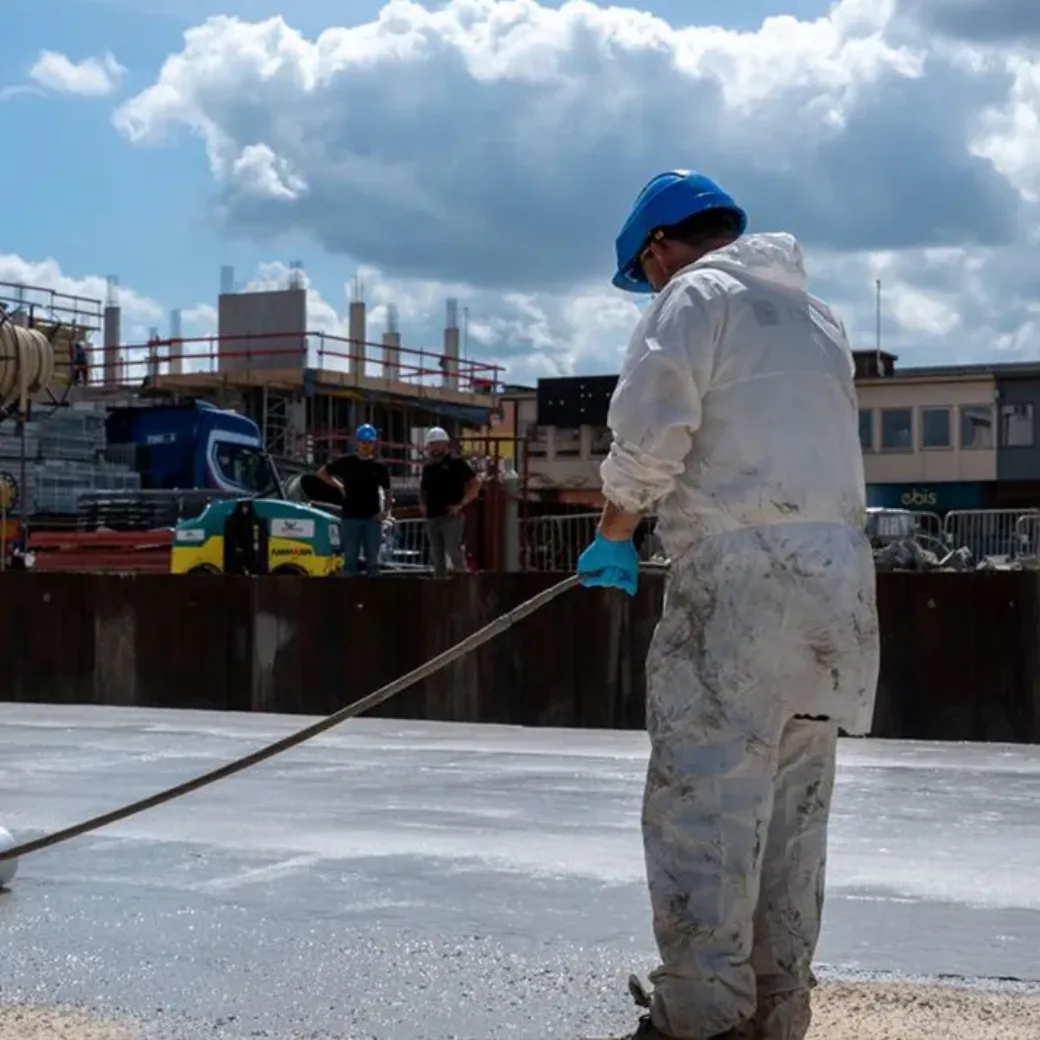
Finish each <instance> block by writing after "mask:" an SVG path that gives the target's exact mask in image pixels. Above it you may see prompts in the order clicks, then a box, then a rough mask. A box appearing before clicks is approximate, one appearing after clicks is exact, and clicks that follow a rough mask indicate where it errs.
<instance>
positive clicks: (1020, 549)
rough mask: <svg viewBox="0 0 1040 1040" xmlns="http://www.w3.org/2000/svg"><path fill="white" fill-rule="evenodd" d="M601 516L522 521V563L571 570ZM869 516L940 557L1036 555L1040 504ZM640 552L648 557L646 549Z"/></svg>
mask: <svg viewBox="0 0 1040 1040" xmlns="http://www.w3.org/2000/svg"><path fill="white" fill-rule="evenodd" d="M599 517H600V514H599V513H572V514H563V515H557V516H541V517H536V518H534V519H531V520H527V521H525V522H524V524H523V535H522V538H523V541H522V557H521V558H522V560H523V566H524V569H525V570H533V571H570V570H573V569H574V568H575V567H576V566H577V562H578V557H579V556H580V555H581V552H582V550H583V549H584V548H585V547H586V546H587V545H588V544H589V542H591V541H592V539H593V538H594V537H595V533H596V524H597V523H598V521H599ZM908 520H909V521H910V522H909V523H908ZM873 521H876V522H872V527H873V531H872V533H873V534H875V535H876V536H878V537H880V538H890V539H897V538H900V537H907V536H909V537H913V538H914V539H916V540H917V541H918V542H920V544H921V545H922V546H923V548H925V549H929V550H930V551H932V552H934V553H935V554H936V555H937V556H939V557H942V556H943V555H945V554H946V553H948V552H952V551H953V550H955V549H961V548H966V549H968V550H969V551H970V552H971V554H972V556H973V557H974V558H975V560H982V559H983V558H984V557H987V556H1000V557H1010V558H1020V557H1029V556H1037V555H1040V509H970V510H969V509H961V510H955V511H952V512H949V513H947V514H946V516H945V517H940V516H939V514H938V513H927V512H913V511H909V510H908V511H898V512H897V511H893V512H892V513H890V514H885V513H881V514H875V516H874V517H873ZM648 522H649V523H650V524H651V525H652V524H653V519H652V518H648ZM648 541H651V542H652V541H655V539H653V538H651V539H648ZM650 551H652V550H650ZM641 555H642V556H643V557H644V558H646V557H647V555H648V553H647V552H642V553H641Z"/></svg>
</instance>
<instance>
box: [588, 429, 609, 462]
mask: <svg viewBox="0 0 1040 1040" xmlns="http://www.w3.org/2000/svg"><path fill="white" fill-rule="evenodd" d="M613 443H614V434H613V433H612V432H611V430H610V427H609V426H593V428H592V446H591V448H590V449H589V454H590V455H591V456H592V458H594V459H601V458H605V457H606V456H607V455H609V454H610V446H611V444H613Z"/></svg>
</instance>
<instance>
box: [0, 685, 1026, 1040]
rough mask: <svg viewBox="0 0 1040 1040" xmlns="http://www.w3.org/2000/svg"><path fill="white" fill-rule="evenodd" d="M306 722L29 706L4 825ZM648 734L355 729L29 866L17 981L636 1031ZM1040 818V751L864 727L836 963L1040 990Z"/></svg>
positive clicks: (229, 1035)
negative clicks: (630, 990)
mask: <svg viewBox="0 0 1040 1040" xmlns="http://www.w3.org/2000/svg"><path fill="white" fill-rule="evenodd" d="M307 721H308V720H307V719H304V718H300V717H295V718H290V717H284V716H270V715H231V714H211V713H200V712H174V711H158V710H145V709H116V708H98V707H83V708H64V707H43V706H39V707H37V706H32V707H30V706H21V705H9V704H5V705H0V825H3V826H6V827H7V828H8V829H9V830H11V831H13V832H14V833H15V835H16V836H17V837H20V838H29V837H35V836H37V835H38V834H40V833H42V832H44V831H47V830H51V829H54V828H57V827H60V826H63V825H66V824H69V823H72V822H76V821H78V820H79V819H80V818H83V817H86V816H89V815H92V814H94V813H97V812H100V811H103V810H106V809H109V808H112V807H114V806H116V805H119V804H121V803H123V802H125V801H129V800H131V799H134V798H137V797H141V796H143V795H146V794H148V793H151V792H152V791H154V790H157V789H159V788H161V787H165V786H167V785H169V784H173V783H176V782H178V781H180V780H183V779H186V778H187V777H189V776H192V775H195V774H196V773H199V772H203V771H205V770H207V769H209V768H212V767H213V766H215V765H217V764H220V763H221V762H223V761H226V760H228V759H231V758H234V757H237V756H239V755H241V754H244V753H245V752H247V751H249V750H251V749H252V748H254V747H256V746H257V745H259V744H261V743H266V742H267V741H269V740H272V739H275V738H277V737H280V736H283V735H284V734H286V733H288V732H290V731H291V730H294V729H296V728H298V727H300V726H302V725H304V724H305V723H306V722H307ZM646 756H647V741H646V736H645V735H644V734H641V733H613V732H589V731H572V730H549V729H539V730H518V729H509V728H500V727H481V726H463V725H444V724H428V723H418V722H384V721H376V720H366V719H361V720H357V721H354V722H350V723H347V724H345V725H344V726H343V727H342V728H340V729H338V730H335V731H333V732H332V733H331V734H328V735H326V736H324V737H322V738H320V739H319V740H317V741H315V742H313V743H312V744H310V745H307V746H304V747H303V748H299V749H296V750H293V751H290V752H288V753H286V754H285V755H283V756H280V757H278V758H275V759H273V760H272V761H270V762H268V763H265V764H263V765H261V766H259V767H257V768H256V769H254V770H251V771H249V772H246V773H244V774H242V775H240V776H238V777H235V778H232V779H230V780H226V781H223V782H221V783H219V784H217V785H216V786H214V787H211V788H209V789H207V790H205V791H202V792H199V793H196V794H193V795H191V796H189V797H187V798H185V799H183V800H181V801H179V802H175V803H173V804H171V805H168V806H164V807H162V808H159V809H156V810H153V811H151V812H148V813H146V814H144V815H142V816H139V817H137V818H136V819H133V820H129V821H126V822H124V823H121V824H118V825H116V826H114V827H112V828H110V829H108V830H106V831H102V832H100V833H97V834H94V835H91V836H88V837H85V838H80V839H77V840H75V841H73V842H71V843H69V844H67V845H65V846H63V847H59V848H56V849H53V850H48V851H46V852H43V853H40V854H38V855H36V856H34V857H31V858H29V859H27V860H26V861H25V862H24V863H23V864H22V867H21V872H20V874H19V877H18V879H17V881H16V882H15V885H14V887H13V889H12V891H11V892H9V893H7V894H4V895H0V950H2V951H3V952H2V954H0V957H2V966H0V986H2V991H0V998H2V999H3V1000H5V1001H29V1002H33V1003H44V1004H55V1003H67V1004H71V1005H77V1006H82V1007H89V1008H94V1009H98V1010H100V1011H104V1012H128V1013H131V1014H133V1015H138V1016H142V1017H144V1018H146V1019H148V1020H149V1021H150V1022H151V1023H153V1024H154V1031H155V1034H156V1035H157V1036H161V1037H169V1038H173V1040H202V1038H205V1040H224V1038H226V1040H244V1038H252V1040H260V1038H272V1040H273V1038H279V1040H283V1038H286V1040H287V1038H290V1037H292V1038H295V1040H319V1038H320V1040H330V1038H335V1040H339V1038H344V1040H346V1038H362V1037H364V1038H369V1037H375V1038H379V1040H477V1038H481V1040H483V1038H497V1037H513V1038H518V1040H535V1038H538V1037H542V1036H545V1037H553V1038H559V1040H563V1038H565V1037H573V1036H575V1035H578V1034H580V1033H586V1032H589V1031H593V1032H595V1031H597V1030H599V1031H605V1030H606V1029H608V1028H617V1027H619V1026H621V1025H623V1024H625V1023H626V1022H631V1021H633V1020H634V1019H633V1015H632V1012H631V1010H630V1005H629V1001H628V998H627V995H626V993H625V978H626V976H627V973H628V972H629V971H630V970H637V971H639V972H640V973H644V974H645V972H646V971H647V970H649V969H650V968H652V967H653V964H654V948H653V942H652V938H651V933H650V925H649V919H648V906H647V899H646V895H645V890H644V882H643V860H642V848H641V845H640V835H639V811H640V796H641V791H642V782H643V771H644V769H645V763H646ZM1038 823H1040V748H1034V747H1012V746H998V745H988V746H982V745H938V744H927V745H925V744H914V743H899V744H892V743H882V742H875V741H862V740H860V741H844V742H843V745H842V748H841V756H840V765H839V777H838V788H837V795H836V804H835V810H834V817H833V822H832V830H831V843H832V844H831V849H832V852H831V862H830V868H829V874H828V882H829V901H828V904H827V908H826V913H825V926H824V937H823V940H822V943H821V947H820V951H819V954H820V961H821V962H822V965H823V969H824V970H823V972H822V974H823V976H824V977H827V976H841V977H846V978H848V977H862V976H875V975H883V976H884V977H892V976H896V977H914V978H916V977H921V976H933V977H934V976H937V975H943V974H951V975H958V976H966V977H971V978H976V979H982V978H988V979H994V978H996V977H1000V976H1015V977H1017V978H1019V979H1024V980H1025V983H1026V984H1025V985H1023V986H1014V987H1012V988H1015V989H1026V990H1029V991H1038V992H1040V982H1034V980H1035V979H1037V978H1040V967H1038V961H1037V958H1036V950H1037V949H1038V948H1040V887H1038V886H1037V885H1036V864H1037V863H1038V862H1040V827H1038ZM1030 976H1032V978H1030ZM987 985H990V986H995V987H998V988H1001V987H1003V988H1007V986H1008V983H1007V982H1006V981H993V982H989V983H987Z"/></svg>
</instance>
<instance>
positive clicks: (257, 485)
mask: <svg viewBox="0 0 1040 1040" xmlns="http://www.w3.org/2000/svg"><path fill="white" fill-rule="evenodd" d="M215 454H216V459H217V467H218V469H219V470H220V475H221V476H222V477H223V478H224V479H225V480H227V481H229V482H230V483H232V484H236V485H237V486H238V487H240V488H243V489H244V490H246V491H248V492H249V493H250V494H252V495H269V494H271V493H272V492H273V491H277V490H278V485H277V483H276V480H275V474H274V469H273V467H272V466H271V460H270V459H268V457H267V453H266V452H265V451H264V450H263V449H262V448H257V447H254V446H252V445H249V444H231V443H229V442H228V441H218V442H217V445H216V453H215Z"/></svg>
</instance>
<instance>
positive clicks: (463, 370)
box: [0, 266, 500, 472]
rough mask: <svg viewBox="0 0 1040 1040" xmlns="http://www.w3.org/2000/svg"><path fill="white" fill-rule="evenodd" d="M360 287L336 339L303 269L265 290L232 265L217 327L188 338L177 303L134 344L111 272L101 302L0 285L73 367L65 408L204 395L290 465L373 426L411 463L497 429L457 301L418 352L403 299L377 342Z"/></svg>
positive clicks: (491, 379)
mask: <svg viewBox="0 0 1040 1040" xmlns="http://www.w3.org/2000/svg"><path fill="white" fill-rule="evenodd" d="M351 288H352V293H351V300H350V304H349V313H348V319H347V325H346V335H336V334H333V333H330V332H324V331H317V330H315V328H314V323H313V319H312V316H311V315H309V314H308V299H307V297H308V293H307V289H306V287H305V284H304V279H303V275H302V271H300V270H299V267H298V266H294V267H293V268H292V270H291V272H290V275H289V278H288V282H287V284H286V285H285V287H283V288H278V289H266V290H262V291H256V292H250V291H236V287H235V284H234V274H233V271H232V270H231V269H230V268H224V269H223V271H222V283H221V292H220V295H219V299H218V315H219V318H218V329H217V332H216V334H215V335H212V336H205V337H195V338H191V337H184V336H183V335H182V334H181V320H180V312H179V311H173V312H172V313H171V315H170V329H169V334H168V335H167V336H165V337H162V336H160V334H159V331H158V329H153V330H152V335H151V336H150V338H149V339H148V341H147V342H145V343H137V344H134V343H130V344H127V343H124V342H123V337H122V334H121V312H120V306H119V299H118V285H117V282H116V280H115V278H110V279H109V295H108V299H107V300H106V301H104V302H103V303H102V301H99V300H88V299H85V298H80V297H73V296H67V295H64V294H61V293H56V292H53V291H51V290H49V289H41V288H35V287H31V286H15V285H0V303H3V304H5V305H6V306H7V307H8V309H9V310H10V311H11V312H17V313H18V315H19V320H20V321H23V322H28V323H29V324H30V326H32V327H36V328H38V329H40V330H41V331H43V332H44V333H45V334H49V335H50V336H51V337H52V339H53V342H54V346H55V358H56V365H57V364H60V365H61V366H65V365H68V366H69V367H68V369H67V371H62V370H59V371H58V372H57V374H56V377H55V379H54V384H55V387H59V388H60V389H57V390H56V391H55V390H52V391H51V393H50V396H51V397H55V394H57V396H60V397H61V398H62V402H63V403H75V402H79V401H88V400H103V401H106V402H110V403H115V402H117V401H121V400H124V399H129V398H137V399H139V398H141V397H142V396H146V397H147V396H151V397H157V398H177V399H185V398H195V399H202V400H207V401H210V402H211V403H213V404H215V405H216V406H218V407H220V408H227V409H234V410H235V411H237V412H239V413H241V414H243V415H245V416H248V417H249V418H250V419H252V420H253V421H254V422H255V423H256V424H257V426H258V427H259V428H260V430H261V432H262V434H263V437H264V441H265V444H266V446H267V449H268V451H269V452H270V454H271V455H272V456H273V457H274V458H275V459H276V461H277V462H278V463H279V464H280V466H281V467H282V468H283V469H285V470H287V471H288V472H292V471H293V470H294V469H303V468H312V467H314V466H316V465H320V464H321V463H322V462H324V461H326V459H327V458H328V457H330V456H331V455H334V454H338V453H340V452H342V451H343V450H344V449H345V447H346V444H347V441H348V439H349V435H350V431H352V430H354V429H356V427H357V426H358V425H359V424H360V423H363V422H369V423H372V424H373V425H375V426H376V428H377V429H378V430H379V431H380V436H381V438H382V439H383V441H384V443H385V444H386V445H387V446H389V447H390V448H391V451H392V452H393V453H394V454H397V452H394V451H393V446H397V448H398V450H399V452H400V461H401V463H402V464H406V465H410V464H411V463H412V462H413V461H414V460H415V455H414V451H413V446H414V445H416V443H417V442H419V441H420V440H421V431H423V430H424V429H426V428H428V427H430V426H434V425H437V426H443V427H445V428H446V429H448V430H449V432H450V433H452V434H455V435H459V434H462V433H463V431H464V430H467V429H469V430H472V429H486V428H488V426H489V425H490V421H491V417H492V414H493V413H494V411H495V410H496V409H497V408H498V401H499V389H500V370H499V369H498V368H497V367H496V366H494V365H488V364H483V363H480V362H476V361H473V360H471V359H469V358H466V357H464V356H462V355H461V349H460V348H461V347H462V346H463V335H462V330H461V329H460V325H459V321H458V304H457V301H455V300H448V301H447V307H446V321H445V327H444V332H443V343H442V344H441V345H440V347H439V348H438V349H436V350H430V349H426V348H413V347H408V346H405V345H404V344H402V342H401V334H400V331H399V330H398V327H397V314H396V308H395V307H394V306H393V305H390V306H388V307H387V308H386V309H385V310H386V321H385V327H384V328H383V330H382V332H381V336H380V339H379V341H378V342H375V341H374V337H373V336H372V334H371V332H370V329H369V322H368V314H367V306H366V303H365V300H364V296H363V289H362V286H361V284H360V282H359V280H357V279H355V280H354V282H353V284H352V287H351ZM98 334H100V336H99V335H98ZM98 338H100V342H97V339H98ZM78 348H79V349H80V351H81V354H80V356H81V357H83V358H84V359H85V361H86V370H87V371H86V375H85V377H84V378H83V379H82V381H80V380H77V379H76V378H74V376H75V373H76V366H75V357H76V351H77V349H78ZM83 348H85V350H84V349H83ZM58 358H60V359H61V361H60V362H58V361H57V359H58ZM77 384H78V385H77ZM41 403H42V404H46V403H47V402H46V400H41Z"/></svg>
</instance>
